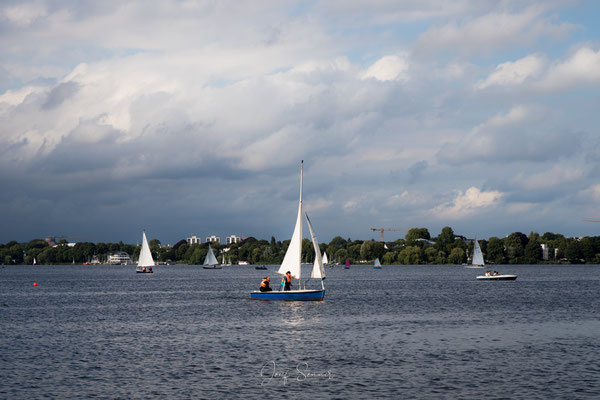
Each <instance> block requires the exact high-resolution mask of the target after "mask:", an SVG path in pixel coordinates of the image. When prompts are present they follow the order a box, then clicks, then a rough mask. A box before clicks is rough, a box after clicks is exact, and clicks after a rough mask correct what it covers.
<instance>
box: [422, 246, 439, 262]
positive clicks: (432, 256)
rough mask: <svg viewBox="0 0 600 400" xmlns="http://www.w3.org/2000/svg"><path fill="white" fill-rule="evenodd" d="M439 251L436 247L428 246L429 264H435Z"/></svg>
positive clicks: (427, 258) (426, 254)
mask: <svg viewBox="0 0 600 400" xmlns="http://www.w3.org/2000/svg"><path fill="white" fill-rule="evenodd" d="M437 255H438V251H437V250H436V249H435V248H434V247H427V248H426V249H425V259H426V260H427V263H428V264H435V263H436V259H437Z"/></svg>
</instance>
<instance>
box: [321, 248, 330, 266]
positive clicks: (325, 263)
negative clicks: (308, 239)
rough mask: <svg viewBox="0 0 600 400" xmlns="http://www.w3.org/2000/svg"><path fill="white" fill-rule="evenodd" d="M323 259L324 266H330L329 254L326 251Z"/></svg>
mask: <svg viewBox="0 0 600 400" xmlns="http://www.w3.org/2000/svg"><path fill="white" fill-rule="evenodd" d="M322 259H323V265H327V264H329V260H328V259H327V252H326V251H324V252H323V257H322Z"/></svg>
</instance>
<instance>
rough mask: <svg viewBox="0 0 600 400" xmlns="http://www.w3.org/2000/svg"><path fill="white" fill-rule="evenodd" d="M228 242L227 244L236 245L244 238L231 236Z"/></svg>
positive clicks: (228, 237) (227, 239)
mask: <svg viewBox="0 0 600 400" xmlns="http://www.w3.org/2000/svg"><path fill="white" fill-rule="evenodd" d="M225 240H226V244H234V243H239V242H241V241H242V238H241V237H239V236H235V235H231V236H227V238H226V239H225Z"/></svg>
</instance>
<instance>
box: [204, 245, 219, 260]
mask: <svg viewBox="0 0 600 400" xmlns="http://www.w3.org/2000/svg"><path fill="white" fill-rule="evenodd" d="M218 263H219V262H218V261H217V257H215V253H213V251H212V247H210V244H209V245H208V253H207V254H206V258H205V259H204V265H217V264H218Z"/></svg>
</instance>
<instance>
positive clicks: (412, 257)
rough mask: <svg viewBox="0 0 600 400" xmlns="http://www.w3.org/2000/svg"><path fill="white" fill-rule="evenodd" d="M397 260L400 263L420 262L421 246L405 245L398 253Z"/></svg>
mask: <svg viewBox="0 0 600 400" xmlns="http://www.w3.org/2000/svg"><path fill="white" fill-rule="evenodd" d="M398 261H399V262H400V264H402V265H410V264H420V263H421V261H422V259H421V248H419V247H417V246H406V247H405V248H404V249H402V251H400V254H398Z"/></svg>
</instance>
